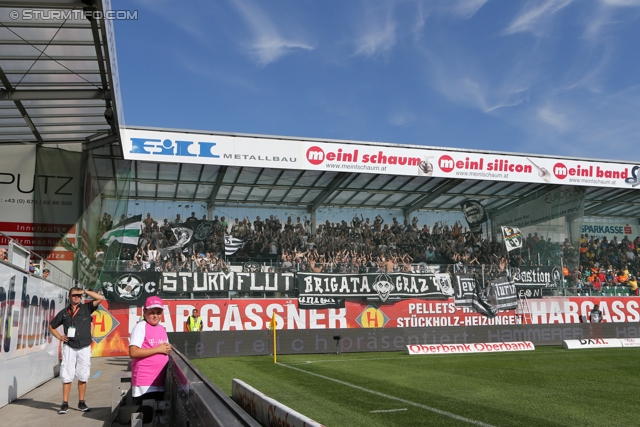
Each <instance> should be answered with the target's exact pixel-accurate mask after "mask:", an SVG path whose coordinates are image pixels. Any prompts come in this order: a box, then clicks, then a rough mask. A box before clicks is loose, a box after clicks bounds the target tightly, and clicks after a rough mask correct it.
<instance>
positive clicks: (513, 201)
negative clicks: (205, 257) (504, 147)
mask: <svg viewBox="0 0 640 427" xmlns="http://www.w3.org/2000/svg"><path fill="white" fill-rule="evenodd" d="M105 10H107V11H108V10H110V2H109V1H108V0H103V1H100V0H97V1H93V0H85V1H80V0H58V1H54V0H27V1H2V0H0V46H2V48H1V49H0V83H1V84H0V144H36V145H43V146H46V145H54V146H57V145H58V144H70V143H82V147H83V150H92V154H93V155H94V162H95V165H96V169H97V172H98V177H97V178H98V181H99V183H100V189H101V190H105V191H108V188H109V187H108V186H107V184H108V182H109V181H112V180H113V178H114V177H115V176H116V168H117V163H118V160H119V159H123V154H122V149H121V145H120V141H119V136H118V131H119V129H120V128H121V127H122V125H123V123H124V118H123V117H122V113H121V111H122V102H120V98H119V96H120V95H119V83H118V74H117V62H116V55H115V43H114V38H113V28H112V26H111V22H110V21H109V20H104V19H95V18H93V19H90V18H91V17H92V16H95V14H96V13H101V12H103V11H105ZM87 16H89V18H88V17H87ZM186 132H191V133H198V132H196V131H186ZM208 134H209V135H214V133H208ZM215 135H231V136H244V137H249V138H251V137H258V136H256V135H242V134H222V133H215ZM260 137H264V136H260ZM268 138H272V139H275V140H287V139H291V138H287V137H268ZM305 141H317V142H340V143H354V141H327V140H318V139H309V138H306V139H305ZM276 142H277V141H276ZM365 144H372V145H375V143H365ZM381 145H382V146H389V145H388V144H381ZM447 150H450V151H455V149H450V148H447ZM487 153H489V151H487ZM554 187H556V185H553V184H546V183H524V182H505V181H488V180H477V179H468V180H462V179H452V178H443V177H429V176H396V175H382V174H367V173H358V172H348V171H331V170H324V171H320V170H296V169H278V168H263V167H240V166H221V165H211V164H193V163H177V162H176V163H164V162H162V163H161V162H153V161H140V160H136V161H133V162H132V174H131V194H130V198H132V199H140V200H144V199H150V200H166V201H173V200H176V201H191V202H194V203H195V202H200V203H202V204H206V205H207V206H210V207H211V206H216V205H217V206H230V205H263V206H264V205H274V206H277V205H286V206H296V207H300V208H305V209H308V210H310V211H312V210H314V209H317V208H320V207H326V206H337V207H347V208H382V209H385V208H386V209H391V208H394V209H402V210H404V211H405V212H406V213H411V212H413V211H415V210H419V209H425V210H444V211H455V210H459V209H460V203H461V202H462V201H464V200H467V199H477V200H480V201H481V202H482V204H483V205H484V206H485V208H486V209H487V210H488V212H489V213H491V214H493V215H495V214H496V213H499V212H503V211H505V210H508V209H511V208H512V207H513V206H515V205H517V204H519V203H521V202H522V201H523V199H524V200H527V199H530V198H533V197H535V196H536V195H537V194H541V193H543V192H546V191H548V190H549V189H551V188H554ZM106 196H107V197H108V196H109V194H108V193H107V194H106ZM639 206H640V192H639V191H637V187H625V188H599V187H589V188H588V189H587V202H586V206H585V210H586V211H585V213H586V214H587V215H595V216H616V217H637V216H638V215H637V212H638V207H639Z"/></svg>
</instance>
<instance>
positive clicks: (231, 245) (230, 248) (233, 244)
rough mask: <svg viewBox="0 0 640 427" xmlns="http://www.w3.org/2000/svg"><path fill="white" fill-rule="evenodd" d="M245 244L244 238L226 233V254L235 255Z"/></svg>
mask: <svg viewBox="0 0 640 427" xmlns="http://www.w3.org/2000/svg"><path fill="white" fill-rule="evenodd" d="M242 245H244V240H243V239H238V238H237V237H233V236H231V235H230V234H225V235H224V254H225V256H229V255H233V254H235V253H236V252H238V249H240V248H241V247H242Z"/></svg>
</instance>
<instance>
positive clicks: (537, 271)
mask: <svg viewBox="0 0 640 427" xmlns="http://www.w3.org/2000/svg"><path fill="white" fill-rule="evenodd" d="M513 281H514V282H515V284H516V286H518V287H520V286H521V285H524V286H544V287H545V288H557V287H558V284H559V283H560V282H561V281H562V274H561V273H560V270H559V269H558V268H557V267H548V266H538V267H527V266H522V267H520V268H519V269H518V271H516V273H515V274H514V276H513Z"/></svg>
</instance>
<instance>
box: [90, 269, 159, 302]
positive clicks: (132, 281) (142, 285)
mask: <svg viewBox="0 0 640 427" xmlns="http://www.w3.org/2000/svg"><path fill="white" fill-rule="evenodd" d="M160 278H161V275H160V273H156V272H146V271H140V272H135V273H118V272H113V273H111V272H103V273H102V274H101V275H100V280H101V282H102V289H103V290H104V296H105V298H106V299H107V300H108V301H114V302H124V303H128V304H132V305H138V306H141V305H143V304H144V302H145V300H146V299H147V298H148V297H150V296H152V295H156V294H157V293H158V284H159V283H160Z"/></svg>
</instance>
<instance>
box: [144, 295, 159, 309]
mask: <svg viewBox="0 0 640 427" xmlns="http://www.w3.org/2000/svg"><path fill="white" fill-rule="evenodd" d="M144 308H162V309H164V303H163V302H162V298H160V297H149V298H147V301H146V302H145V303H144Z"/></svg>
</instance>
